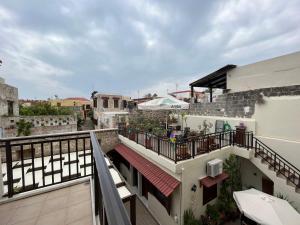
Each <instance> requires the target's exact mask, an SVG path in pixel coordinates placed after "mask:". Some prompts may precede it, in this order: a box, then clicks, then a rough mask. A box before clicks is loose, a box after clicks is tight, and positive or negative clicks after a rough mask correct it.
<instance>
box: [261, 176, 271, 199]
mask: <svg viewBox="0 0 300 225" xmlns="http://www.w3.org/2000/svg"><path fill="white" fill-rule="evenodd" d="M262 191H263V192H264V193H267V194H269V195H273V193H274V183H273V181H271V180H270V179H269V178H266V177H263V178H262Z"/></svg>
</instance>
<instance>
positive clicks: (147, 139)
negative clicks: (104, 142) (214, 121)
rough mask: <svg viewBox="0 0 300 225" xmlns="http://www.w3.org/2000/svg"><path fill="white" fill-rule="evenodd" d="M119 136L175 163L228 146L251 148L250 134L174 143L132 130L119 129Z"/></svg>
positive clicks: (233, 133) (228, 133) (217, 135)
mask: <svg viewBox="0 0 300 225" xmlns="http://www.w3.org/2000/svg"><path fill="white" fill-rule="evenodd" d="M119 134H120V135H122V136H124V137H127V138H129V139H130V140H132V141H135V142H136V143H138V144H140V145H143V146H144V147H145V148H147V149H149V150H151V151H153V152H156V153H157V154H158V155H162V156H164V157H166V158H168V159H171V160H173V161H174V162H175V163H176V162H178V161H182V160H186V159H190V158H194V157H195V156H197V155H201V154H204V153H208V152H211V151H214V150H217V149H220V148H223V147H226V146H229V145H238V146H241V147H245V148H247V149H249V148H252V146H253V145H252V144H253V133H252V132H243V133H240V132H236V131H226V132H219V133H212V134H207V135H203V136H195V137H188V138H183V139H182V140H179V141H176V142H172V141H170V139H169V138H164V137H158V136H156V135H154V134H150V133H146V132H139V131H136V130H132V129H120V130H119Z"/></svg>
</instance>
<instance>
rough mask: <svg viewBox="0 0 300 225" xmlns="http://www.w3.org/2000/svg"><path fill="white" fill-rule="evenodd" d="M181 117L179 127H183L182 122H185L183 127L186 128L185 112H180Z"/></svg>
mask: <svg viewBox="0 0 300 225" xmlns="http://www.w3.org/2000/svg"><path fill="white" fill-rule="evenodd" d="M180 116H181V127H183V121H184V122H185V126H187V124H186V121H187V113H186V112H184V111H183V112H181V113H180Z"/></svg>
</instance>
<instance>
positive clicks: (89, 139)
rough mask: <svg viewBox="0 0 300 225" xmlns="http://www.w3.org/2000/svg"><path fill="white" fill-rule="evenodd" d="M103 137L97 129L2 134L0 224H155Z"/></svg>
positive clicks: (0, 144)
mask: <svg viewBox="0 0 300 225" xmlns="http://www.w3.org/2000/svg"><path fill="white" fill-rule="evenodd" d="M100 142H101V140H100V139H98V136H97V131H91V132H75V133H65V134H57V135H42V136H29V137H20V138H5V139H1V140H0V149H1V158H2V166H1V169H2V174H3V178H2V179H0V185H1V186H0V190H1V189H2V190H3V191H2V196H3V197H2V199H1V200H0V217H1V224H4V225H9V224H24V225H25V224H82V225H84V224H86V225H89V224H96V223H99V222H100V223H101V224H110V225H112V224H124V225H125V224H133V225H135V224H143V222H144V221H148V224H155V225H156V224H157V223H156V221H155V220H154V219H153V217H152V216H151V214H150V213H149V212H148V210H146V208H145V207H144V206H143V205H142V204H141V202H140V201H139V200H138V199H137V198H136V196H135V194H132V193H131V191H130V189H129V188H128V187H127V184H126V181H125V180H124V179H123V178H122V176H121V175H120V174H119V173H118V171H117V170H116V168H115V167H114V165H113V164H112V163H111V161H110V160H109V158H108V157H107V156H106V155H105V153H104V152H103V151H102V149H101V145H100ZM112 148H113V146H112ZM136 212H139V214H138V215H137V214H136Z"/></svg>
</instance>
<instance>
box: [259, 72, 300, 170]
mask: <svg viewBox="0 0 300 225" xmlns="http://www.w3.org/2000/svg"><path fill="white" fill-rule="evenodd" d="M299 77H300V76H299ZM264 100H265V103H264V104H262V105H256V106H255V113H254V115H253V118H254V119H255V120H256V122H257V125H256V135H257V137H258V138H259V139H260V140H261V141H263V142H264V143H265V144H266V145H268V146H269V147H271V148H272V149H273V150H274V151H276V152H277V153H278V154H280V155H282V156H283V157H285V158H286V159H287V160H288V161H290V162H291V163H292V164H294V165H295V166H297V167H298V168H300V96H282V97H269V98H268V97H264Z"/></svg>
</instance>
